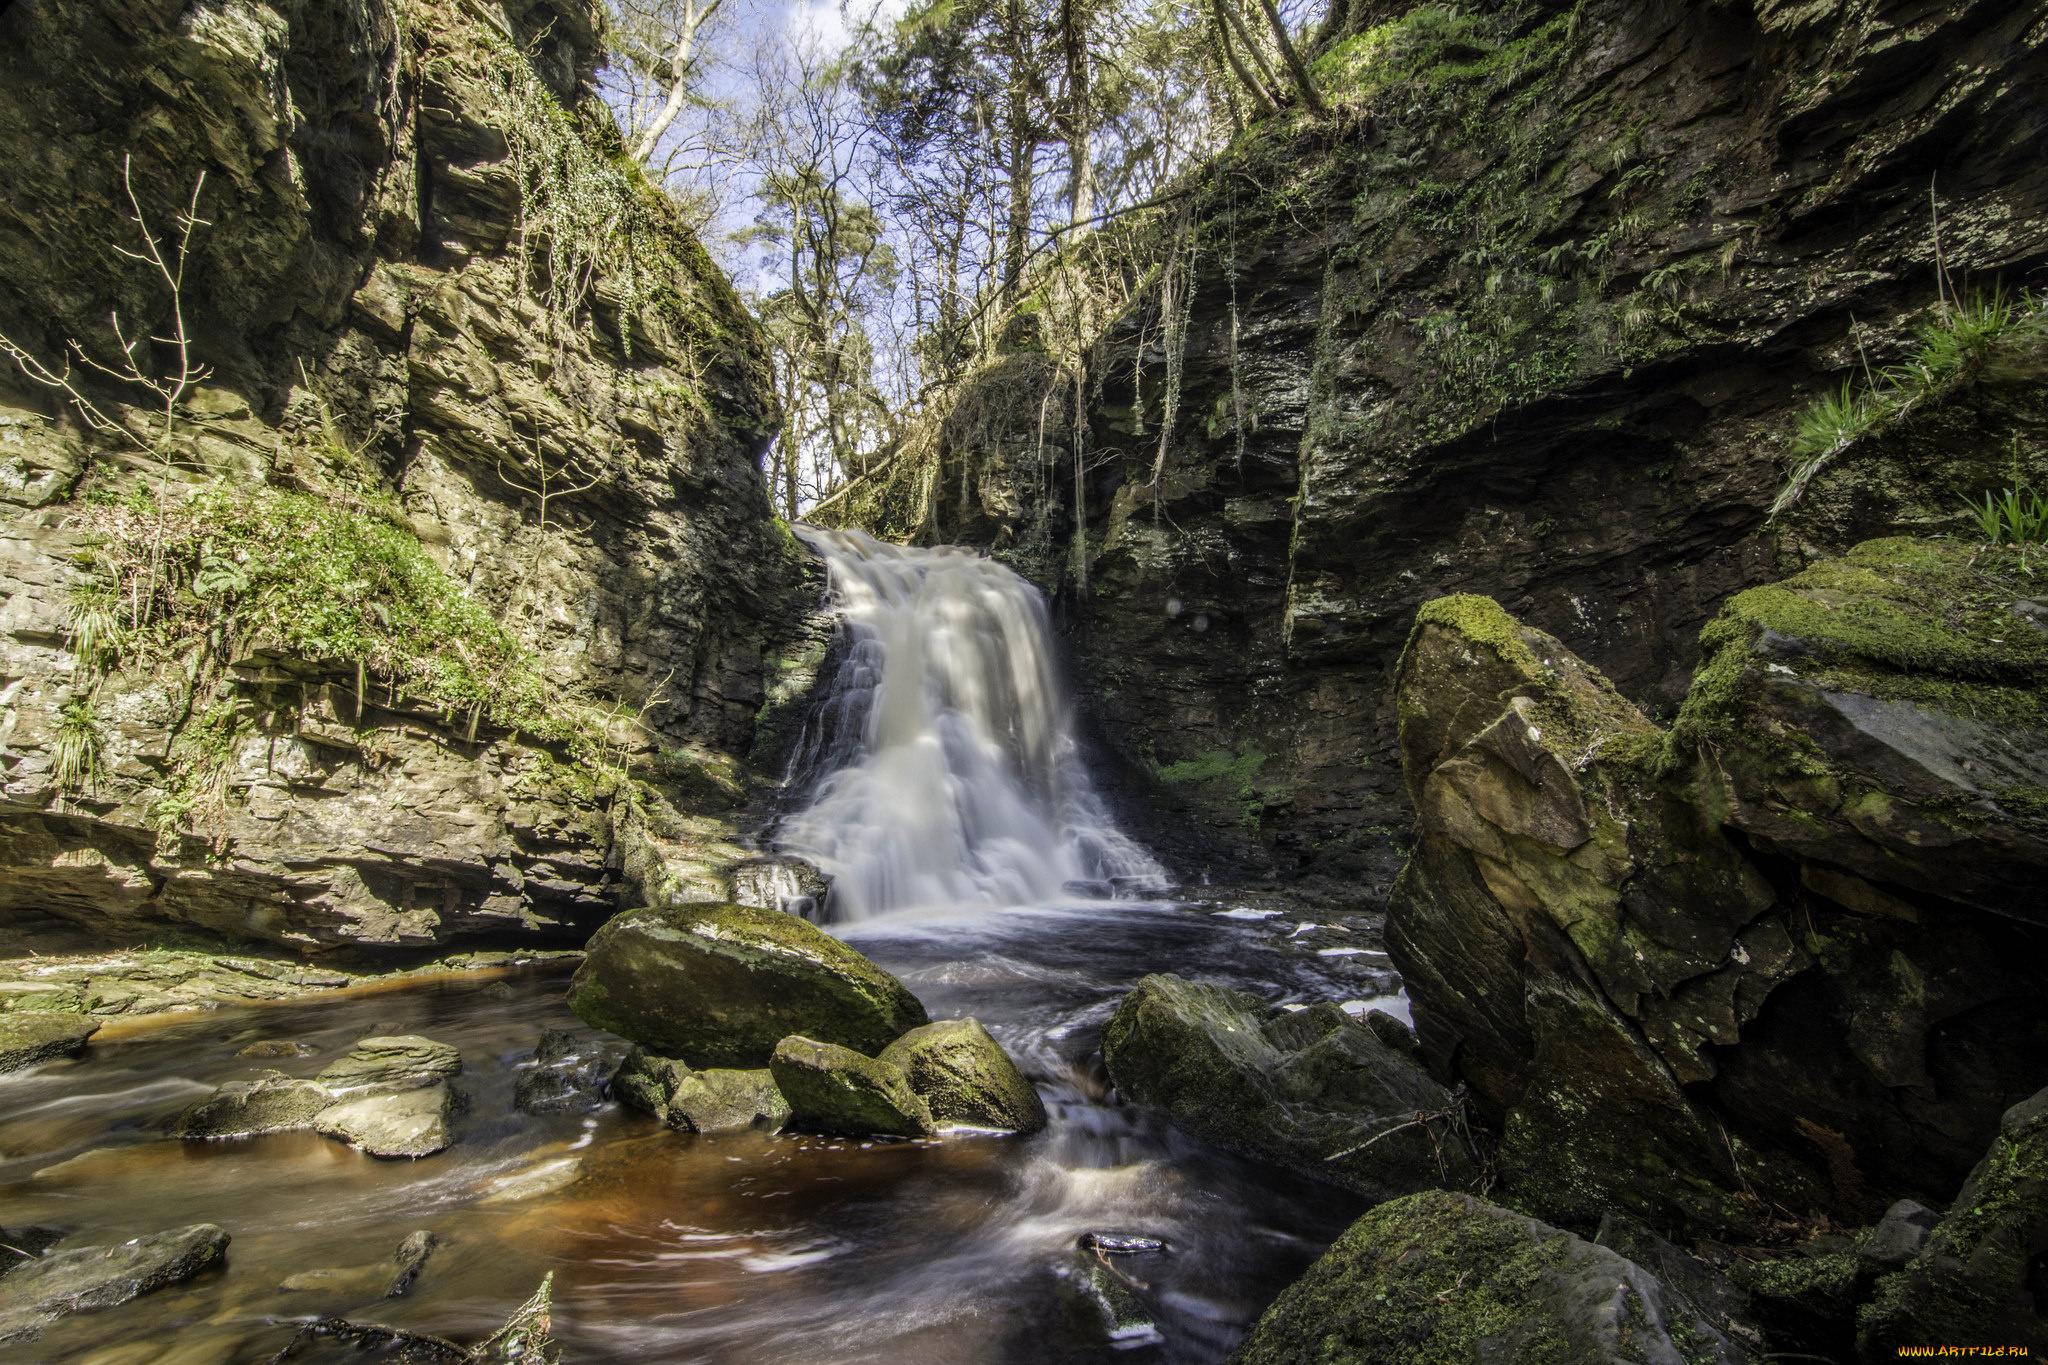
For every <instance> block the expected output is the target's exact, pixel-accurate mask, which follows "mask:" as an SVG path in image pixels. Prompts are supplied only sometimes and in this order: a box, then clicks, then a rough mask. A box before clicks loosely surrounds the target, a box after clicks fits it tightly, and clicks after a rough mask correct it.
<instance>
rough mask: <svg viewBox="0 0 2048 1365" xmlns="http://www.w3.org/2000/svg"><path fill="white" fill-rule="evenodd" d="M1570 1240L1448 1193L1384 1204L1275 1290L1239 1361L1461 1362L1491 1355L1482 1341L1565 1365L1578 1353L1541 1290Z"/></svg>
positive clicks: (1274, 1364)
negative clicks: (1477, 1212) (1534, 1231)
mask: <svg viewBox="0 0 2048 1365" xmlns="http://www.w3.org/2000/svg"><path fill="white" fill-rule="evenodd" d="M1570 1241H1571V1239H1570V1238H1568V1237H1566V1236H1564V1235H1562V1234H1560V1235H1556V1236H1552V1237H1547V1238H1538V1237H1535V1236H1532V1235H1531V1234H1530V1232H1529V1231H1528V1230H1527V1227H1526V1225H1525V1224H1522V1223H1520V1222H1519V1221H1518V1220H1514V1219H1511V1218H1503V1217H1499V1216H1494V1217H1486V1216H1476V1217H1475V1216H1474V1215H1473V1213H1472V1211H1471V1205H1469V1204H1467V1202H1466V1201H1465V1200H1464V1199H1462V1198H1460V1197H1459V1196H1457V1195H1452V1194H1445V1193H1441V1192H1435V1191H1432V1192H1430V1193H1426V1194H1418V1195H1412V1196H1410V1197H1408V1198H1406V1199H1398V1200H1395V1201H1394V1202H1392V1203H1389V1204H1383V1205H1381V1206H1380V1207H1379V1208H1376V1209H1374V1210H1373V1211H1372V1212H1370V1213H1368V1214H1366V1215H1365V1216H1364V1217H1363V1218H1361V1219H1359V1220H1358V1221H1357V1222H1356V1223H1354V1224H1352V1225H1351V1228H1350V1229H1349V1230H1348V1231H1347V1232H1345V1234H1344V1235H1343V1236H1342V1237H1340V1238H1339V1239H1338V1240H1337V1241H1336V1243H1335V1244H1334V1245H1333V1246H1331V1248H1330V1250H1329V1252H1328V1253H1327V1254H1326V1255H1325V1256H1324V1257H1323V1258H1322V1259H1321V1260H1320V1261H1317V1262H1316V1263H1315V1265H1314V1266H1312V1267H1311V1268H1310V1269H1309V1272H1308V1274H1307V1275H1305V1276H1303V1277H1302V1279H1301V1280H1300V1281H1298V1282H1297V1283H1295V1284H1294V1285H1293V1286H1291V1287H1290V1288H1289V1289H1288V1290H1287V1291H1286V1292H1285V1293H1283V1294H1282V1295H1281V1296H1280V1298H1279V1300H1278V1301H1276V1302H1275V1303H1274V1305H1273V1306H1272V1308H1270V1309H1269V1310H1267V1312H1266V1315H1265V1316H1264V1317H1263V1318H1261V1319H1260V1320H1259V1323H1258V1326H1257V1327H1255V1328H1254V1329H1253V1331H1252V1334H1251V1336H1250V1337H1249V1338H1248V1339H1247V1341H1246V1343H1245V1346H1244V1348H1243V1350H1242V1351H1241V1352H1240V1353H1239V1355H1237V1356H1236V1357H1234V1359H1236V1360H1237V1361H1239V1362H1240V1363H1241V1365H1280V1363H1281V1362H1289V1363H1290V1365H1291V1363H1292V1362H1296V1361H1339V1360H1344V1361H1353V1360H1355V1361H1375V1362H1377V1361H1396V1360H1399V1361H1403V1362H1413V1365H1468V1362H1470V1361H1473V1360H1478V1359H1483V1358H1486V1357H1485V1356H1484V1355H1483V1354H1482V1351H1481V1347H1482V1344H1483V1343H1487V1342H1494V1343H1498V1344H1503V1345H1504V1344H1506V1342H1507V1341H1509V1340H1512V1341H1513V1343H1514V1346H1515V1349H1514V1351H1513V1353H1512V1358H1513V1359H1514V1360H1516V1361H1518V1362H1521V1363H1522V1365H1563V1362H1566V1361H1569V1360H1572V1359H1575V1358H1577V1357H1576V1356H1575V1354H1574V1352H1573V1347H1572V1343H1571V1342H1570V1341H1569V1340H1568V1339H1567V1338H1566V1336H1565V1334H1564V1332H1563V1331H1562V1330H1561V1328H1560V1326H1559V1324H1558V1322H1557V1320H1556V1319H1555V1318H1554V1317H1552V1316H1551V1315H1549V1314H1548V1313H1546V1312H1545V1311H1544V1310H1543V1307H1542V1304H1541V1298H1542V1288H1543V1280H1544V1279H1545V1277H1546V1276H1548V1275H1550V1274H1552V1273H1554V1272H1556V1271H1557V1270H1558V1269H1559V1268H1560V1267H1561V1266H1563V1264H1564V1261H1565V1257H1566V1254H1567V1252H1568V1250H1569V1248H1570Z"/></svg>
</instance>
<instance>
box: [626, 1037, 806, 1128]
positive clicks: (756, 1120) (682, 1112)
mask: <svg viewBox="0 0 2048 1365" xmlns="http://www.w3.org/2000/svg"><path fill="white" fill-rule="evenodd" d="M612 1088H613V1090H614V1091H616V1092H617V1094H618V1096H619V1098H620V1099H622V1100H624V1101H625V1102H626V1103H627V1104H630V1105H632V1106H633V1107H634V1108H635V1109H639V1110H643V1111H644V1112H646V1113H649V1114H652V1115H654V1117H656V1118H658V1119H660V1120H661V1121H662V1122H663V1123H666V1124H667V1125H668V1126H669V1127H671V1128H675V1129H679V1130H681V1131H683V1132H686V1133H728V1132H736V1131H739V1130H741V1129H745V1128H754V1127H766V1128H779V1127H781V1126H782V1123H783V1121H784V1120H785V1119H787V1118H788V1117H789V1102H788V1101H787V1100H785V1099H783V1098H782V1092H781V1091H780V1090H778V1089H776V1087H775V1078H774V1076H773V1075H772V1074H770V1073H769V1071H768V1070H767V1069H766V1068H761V1069H757V1070H753V1071H733V1070H724V1069H713V1070H710V1071H693V1070H691V1069H690V1067H689V1065H688V1064H687V1063H685V1062H681V1061H678V1060H676V1059H675V1058H673V1057H662V1056H657V1055H656V1054H654V1053H651V1052H648V1051H646V1050H645V1049H643V1048H637V1047H636V1048H634V1049H633V1051H632V1052H630V1053H628V1054H627V1056H626V1060H625V1062H624V1064H623V1065H621V1066H620V1067H619V1073H618V1075H617V1076H615V1077H614V1078H613V1080H612Z"/></svg>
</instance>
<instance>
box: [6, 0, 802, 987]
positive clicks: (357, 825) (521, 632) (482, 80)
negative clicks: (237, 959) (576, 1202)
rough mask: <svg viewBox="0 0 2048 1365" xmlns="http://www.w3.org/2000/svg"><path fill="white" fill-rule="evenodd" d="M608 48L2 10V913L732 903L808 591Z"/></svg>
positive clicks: (386, 5)
mask: <svg viewBox="0 0 2048 1365" xmlns="http://www.w3.org/2000/svg"><path fill="white" fill-rule="evenodd" d="M601 41H602V34H601V32H600V28H599V18H598V11H597V10H595V9H594V8H592V7H591V6H590V5H588V4H587V3H584V0H539V3H534V2H533V0H505V3H502V4H484V3H473V2H472V0H359V2H355V3H341V4H334V5H315V6H302V5H294V4H283V3H280V4H275V5H273V4H267V3H260V2H258V0H224V2H223V3H212V2H211V0H198V2H197V3H187V2H186V0H120V2H119V3H114V4H106V5H99V4H93V5H86V4H74V3H33V4H29V3H18V4H12V5H9V6H6V7H5V9H4V11H0V145H5V146H6V147H7V148H9V151H10V155H9V156H8V157H7V158H6V159H5V160H4V162H0V331H4V333H5V334H6V336H7V337H8V338H10V339H11V340H12V342H13V343H14V344H15V345H16V347H17V348H19V350H20V351H21V353H22V361H23V363H22V364H20V365H17V364H15V363H13V362H12V361H10V362H9V363H8V364H7V365H6V367H5V371H4V372H0V564H4V572H0V705H4V710H0V911H5V912H7V913H8V914H9V916H10V919H11V922H12V925H13V927H14V929H15V930H16V932H17V933H23V934H32V933H33V932H34V931H35V929H36V927H37V926H38V925H64V924H66V923H67V922H68V925H69V926H70V927H73V928H76V927H83V928H85V929H87V930H88V931H90V932H91V933H93V934H95V935H97V936H100V937H103V938H110V939H116V940H123V939H125V940H129V941H134V940H137V939H148V938H151V937H152V936H156V937H161V936H163V935H165V934H171V935H173V936H176V935H180V934H182V935H184V936H186V937H189V938H192V939H195V940H197V941H199V942H202V943H203V942H212V941H217V940H220V939H227V940H236V939H254V940H260V941H268V942H272V943H278V944H292V945H297V946H299V947H301V948H303V949H307V950H313V949H319V948H323V947H329V946H333V945H337V944H350V943H354V944H366V945H430V944H439V943H444V942H447V941H449V940H451V939H455V938H470V939H479V938H482V939H504V940H508V941H520V940H531V939H537V938H549V937H558V938H564V939H572V940H575V941H580V939H581V937H582V936H583V934H584V933H585V932H587V930H588V929H589V928H591V927H594V925H595V924H596V923H598V922H600V921H601V920H602V919H603V918H604V917H605V916H606V915H607V914H609V913H610V912H611V911H612V910H613V909H615V908H616V907H617V903H618V900H619V897H620V894H621V891H622V889H624V888H628V887H631V888H634V889H639V890H644V889H645V886H646V885H647V884H649V883H659V884H661V885H662V886H668V887H671V889H673V887H675V886H683V887H685V890H687V884H691V883H692V879H695V880H696V881H699V882H703V883H704V885H703V886H701V887H699V888H698V890H699V892H701V893H703V894H710V893H712V892H714V891H717V890H719V889H720V886H719V878H720V876H721V875H722V873H721V872H720V869H721V868H722V867H723V866H724V865H725V864H727V863H729V862H730V861H731V860H732V859H733V858H736V857H738V856H740V854H739V850H738V849H737V848H735V847H733V846H732V845H731V843H730V841H729V836H730V835H731V833H732V830H731V828H730V827H729V825H728V823H726V822H725V820H724V818H723V812H725V811H726V810H728V809H729V808H730V807H731V806H732V805H733V803H734V802H735V801H737V800H738V799H740V798H741V797H742V796H743V795H744V781H743V773H742V770H741V768H740V766H739V758H740V756H742V755H744V754H745V753H746V751H747V749H748V747H749V745H750V744H751V742H752V738H753V729H754V720H755V715H756V712H757V711H758V710H759V709H760V707H761V705H762V703H763V701H764V699H765V695H766V694H765V693H764V675H766V676H772V675H773V673H774V669H773V667H772V663H770V662H765V661H764V660H765V659H767V658H769V656H771V655H772V652H773V650H774V649H775V648H776V647H777V645H778V643H779V642H780V641H781V639H782V637H783V636H784V635H785V634H787V633H788V632H790V631H792V630H795V629H797V624H796V623H797V622H798V620H799V618H800V617H801V615H802V613H803V611H804V610H805V608H806V607H807V606H808V605H809V604H810V603H811V602H813V601H814V600H815V597H816V592H817V588H818V583H817V581H816V579H815V577H813V576H812V570H811V569H810V568H809V567H808V561H807V559H806V557H805V556H804V555H803V554H802V553H801V552H800V550H799V549H798V548H797V547H796V545H795V543H794V541H793V540H792V539H791V538H790V537H789V536H788V534H787V532H786V530H784V529H783V528H781V527H780V526H779V525H778V524H777V523H775V522H774V520H773V519H772V516H771V512H770V508H769V504H768V501H767V498H766V495H765V491H764V488H763V484H762V481H761V478H760V475H759V472H758V469H757V463H758V460H759V458H760V455H761V453H762V451H763V449H764V447H765V444H766V442H767V440H768V437H769V434H770V432H771V430H772V429H773V426H774V424H775V422H776V420H777V417H776V411H775V399H774V396H773V392H774V391H773V385H772V383H771V381H770V375H769V370H768V364H767V359H766V352H765V349H764V347H763V345H762V342H761V339H760V337H759V335H758V334H757V332H756V330H755V328H754V326H753V324H752V322H751V321H750V319H749V318H748V316H747V314H746V312H745V310H744V309H743V307H742V306H741V304H740V302H739V300H738V298H737V297H736V295H735V294H734V293H733V291H732V289H731V287H730V285H729V284H728V282H727V281H726V280H725V279H724V278H723V277H722V276H721V275H720V273H719V272H718V271H717V269H716V268H715V267H714V266H713V265H712V264H711V263H710V261H709V260H708V258H707V257H706V256H705V255H704V253H703V250H702V248H701V247H700V246H699V245H698V243H697V242H696V240H695V239H694V238H693V236H692V235H691V233H690V232H689V230H688V229H687V228H686V227H685V226H684V225H683V224H682V222H681V221H680V219H679V218H677V216H676V215H675V214H674V212H673V210H672V209H671V208H670V206H669V205H668V204H667V203H666V201H665V200H664V199H663V198H662V197H661V196H660V195H659V194H658V193H656V192H655V191H654V190H653V189H652V188H651V187H650V186H649V185H648V184H647V183H646V182H645V181H644V180H643V179H642V178H641V177H640V175H639V173H638V170H637V168H636V167H635V166H634V165H633V163H632V162H631V159H630V158H629V157H627V156H626V155H625V153H624V150H623V148H622V146H621V144H620V140H619V134H618V132H617V129H616V127H615V126H614V125H613V123H612V121H611V118H610V116H609V114H608V113H607V112H606V111H605V109H604V107H603V105H602V103H601V102H600V101H598V100H597V99H596V98H595V96H594V95H593V94H592V92H591V89H590V86H589V79H590V76H591V73H592V71H593V70H594V68H595V65H596V63H597V61H598V58H599V52H600V43H601ZM192 220H196V221H192ZM181 243H182V245H181ZM117 329H118V330H117ZM124 346H125V347H127V349H125V350H124ZM67 376H68V378H67ZM54 379H62V380H65V381H66V382H67V383H68V384H69V385H70V386H71V389H70V391H67V390H66V389H65V388H64V387H62V386H56V387H53V386H52V385H51V384H50V383H49V382H47V381H49V380H54ZM39 381H43V382H39Z"/></svg>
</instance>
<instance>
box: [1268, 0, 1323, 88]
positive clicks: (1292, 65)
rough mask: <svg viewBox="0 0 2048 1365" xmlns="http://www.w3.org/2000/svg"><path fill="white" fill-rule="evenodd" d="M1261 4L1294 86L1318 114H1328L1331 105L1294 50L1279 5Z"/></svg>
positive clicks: (1270, 0)
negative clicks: (1324, 100) (1292, 78)
mask: <svg viewBox="0 0 2048 1365" xmlns="http://www.w3.org/2000/svg"><path fill="white" fill-rule="evenodd" d="M1259 6H1260V8H1262V9H1264V10H1265V11H1266V22H1267V23H1268V24H1269V25H1271V26H1272V29H1273V39H1274V41H1275V42H1277V43H1279V44H1280V57H1281V60H1283V61H1285V62H1286V63H1287V71H1288V74H1290V75H1291V76H1293V77H1294V88H1295V89H1296V90H1298V91H1300V92H1301V100H1302V103H1304V104H1306V105H1307V106H1308V107H1309V108H1311V109H1313V110H1315V111H1316V112H1317V113H1318V114H1327V113H1328V112H1330V106H1329V105H1327V104H1325V103H1323V97H1322V94H1321V93H1320V92H1319V91H1317V89H1316V83H1315V81H1314V80H1312V79H1310V77H1309V74H1308V67H1306V66H1304V65H1303V64H1302V60H1301V54H1300V53H1299V52H1296V51H1295V50H1294V40H1293V39H1291V38H1289V37H1288V36H1287V25H1286V23H1285V22H1284V21H1282V19H1281V18H1280V9H1279V6H1277V5H1275V4H1274V3H1273V0H1259Z"/></svg>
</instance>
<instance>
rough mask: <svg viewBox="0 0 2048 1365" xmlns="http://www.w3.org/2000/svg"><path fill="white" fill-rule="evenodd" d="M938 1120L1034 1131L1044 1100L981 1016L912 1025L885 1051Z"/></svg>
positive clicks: (1041, 1123)
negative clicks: (912, 1027)
mask: <svg viewBox="0 0 2048 1365" xmlns="http://www.w3.org/2000/svg"><path fill="white" fill-rule="evenodd" d="M878 1060H880V1061H884V1062H888V1063H889V1064H891V1065H892V1066H895V1067H897V1068H899V1069H900V1070H901V1071H902V1072H903V1074H904V1075H905V1076H907V1077H909V1078H910V1088H911V1089H912V1090H913V1091H915V1092H916V1094H917V1096H918V1098H919V1099H922V1100H923V1101H924V1102H925V1104H926V1106H927V1107H928V1108H930V1110H931V1112H932V1120H933V1121H934V1122H936V1123H938V1124H941V1125H945V1124H959V1125H961V1126H964V1127H968V1128H1005V1129H1009V1130H1011V1131H1012V1132H1018V1133H1035V1132H1037V1131H1038V1130H1039V1129H1041V1128H1043V1127H1045V1103H1044V1101H1042V1100H1040V1099H1039V1098H1038V1091H1037V1090H1036V1089H1034V1088H1033V1087H1032V1084H1031V1082H1030V1081H1027V1080H1025V1079H1024V1073H1023V1072H1021V1071H1019V1070H1017V1064H1016V1063H1015V1062H1013V1061H1011V1060H1010V1054H1009V1053H1007V1052H1005V1051H1003V1045H1002V1044H1001V1043H998V1042H997V1041H996V1040H995V1039H994V1038H991V1037H990V1036H989V1032H988V1030H987V1029H985V1028H983V1027H982V1026H981V1022H980V1021H979V1020H977V1019H941V1020H938V1021H937V1022H936V1023H930V1024H926V1025H925V1026H924V1027H922V1028H914V1029H912V1030H911V1031H910V1032H908V1033H906V1034H904V1035H903V1036H902V1037H901V1038H898V1039H897V1040H896V1041H895V1042H893V1043H891V1044H889V1046H887V1047H886V1048H883V1049H882V1054H881V1056H880V1058H878Z"/></svg>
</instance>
